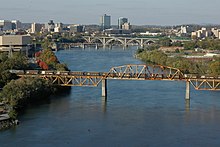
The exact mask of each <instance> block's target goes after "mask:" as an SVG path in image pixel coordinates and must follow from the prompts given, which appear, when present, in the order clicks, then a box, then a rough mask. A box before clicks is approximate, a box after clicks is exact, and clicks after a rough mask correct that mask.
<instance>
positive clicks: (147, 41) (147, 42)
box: [143, 40, 155, 45]
mask: <svg viewBox="0 0 220 147" xmlns="http://www.w3.org/2000/svg"><path fill="white" fill-rule="evenodd" d="M152 43H155V41H153V40H146V41H144V43H143V44H145V45H148V44H152Z"/></svg>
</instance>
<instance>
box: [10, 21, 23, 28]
mask: <svg viewBox="0 0 220 147" xmlns="http://www.w3.org/2000/svg"><path fill="white" fill-rule="evenodd" d="M11 23H12V30H15V29H21V22H20V21H19V20H12V21H11Z"/></svg>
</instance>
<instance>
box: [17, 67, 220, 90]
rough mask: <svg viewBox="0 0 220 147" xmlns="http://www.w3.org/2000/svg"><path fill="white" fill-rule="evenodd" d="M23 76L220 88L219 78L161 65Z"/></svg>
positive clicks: (69, 82)
mask: <svg viewBox="0 0 220 147" xmlns="http://www.w3.org/2000/svg"><path fill="white" fill-rule="evenodd" d="M18 75H19V76H21V77H36V76H38V77H40V78H43V79H46V80H49V81H51V82H52V83H53V84H55V85H61V86H92V87H94V86H98V85H99V84H100V82H101V81H102V80H106V79H116V80H182V81H187V82H190V83H191V85H192V86H193V87H194V88H195V89H196V90H220V79H219V78H205V77H204V76H203V77H202V76H201V77H202V78H201V77H198V76H189V77H188V76H186V75H184V74H183V73H182V72H181V71H180V70H179V69H177V68H172V67H168V66H161V65H136V64H129V65H124V66H118V67H112V68H111V69H110V71H109V72H74V71H70V72H65V73H63V74H62V72H59V74H58V72H56V71H52V72H51V73H47V74H41V73H38V74H18Z"/></svg>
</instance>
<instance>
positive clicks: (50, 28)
mask: <svg viewBox="0 0 220 147" xmlns="http://www.w3.org/2000/svg"><path fill="white" fill-rule="evenodd" d="M54 28H55V24H54V22H53V20H50V21H49V22H48V23H46V24H45V29H46V30H47V31H48V32H54Z"/></svg>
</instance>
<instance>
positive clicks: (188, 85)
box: [185, 80, 190, 100]
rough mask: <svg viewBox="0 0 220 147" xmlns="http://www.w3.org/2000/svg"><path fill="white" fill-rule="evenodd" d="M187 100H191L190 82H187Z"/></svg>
mask: <svg viewBox="0 0 220 147" xmlns="http://www.w3.org/2000/svg"><path fill="white" fill-rule="evenodd" d="M185 99H186V100H190V82H189V81H188V80H187V81H186V97H185Z"/></svg>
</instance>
